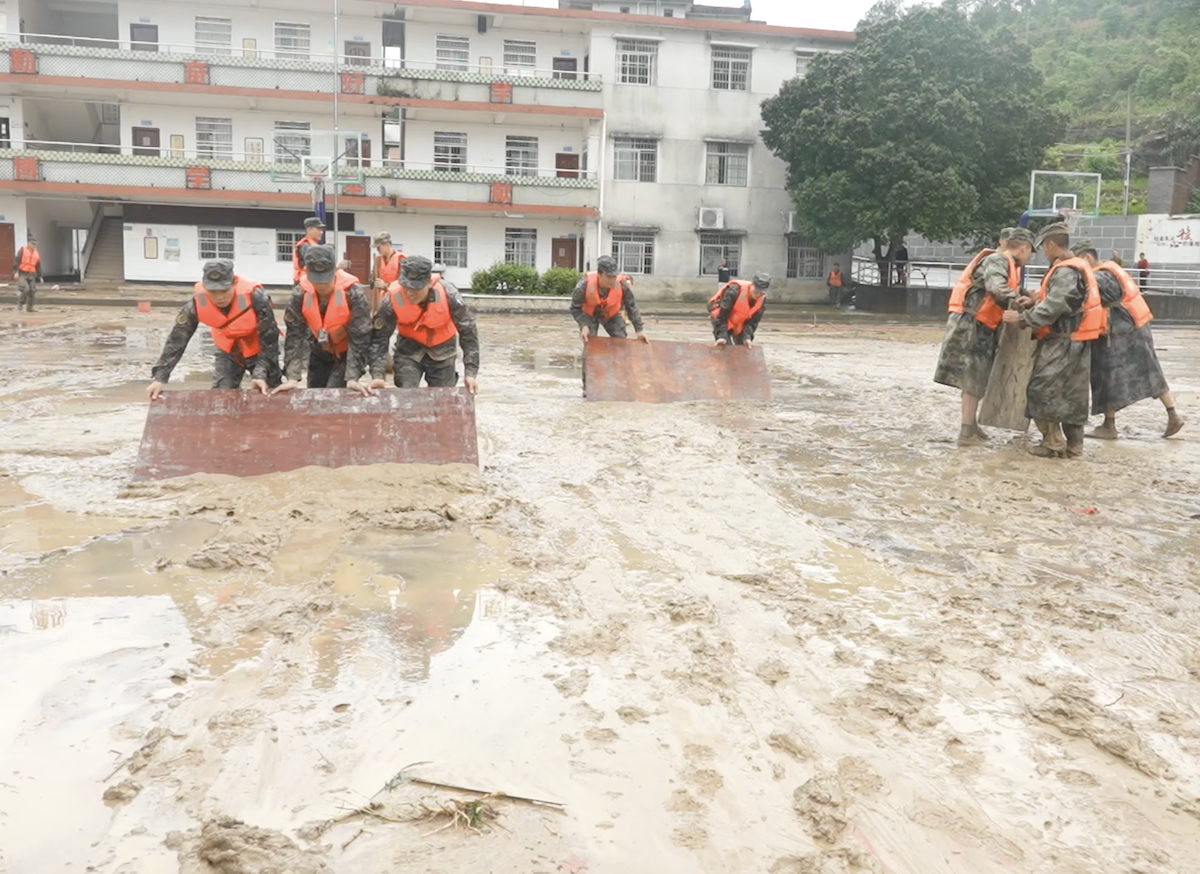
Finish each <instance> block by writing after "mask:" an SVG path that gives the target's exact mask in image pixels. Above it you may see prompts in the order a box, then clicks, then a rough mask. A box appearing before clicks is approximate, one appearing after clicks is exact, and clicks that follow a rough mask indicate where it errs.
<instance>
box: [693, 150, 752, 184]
mask: <svg viewBox="0 0 1200 874" xmlns="http://www.w3.org/2000/svg"><path fill="white" fill-rule="evenodd" d="M749 172H750V146H749V145H748V144H746V143H709V144H708V160H707V163H706V165H705V171H704V183H705V184H706V185H736V186H739V187H741V188H745V187H746V180H747V177H748V176H749Z"/></svg>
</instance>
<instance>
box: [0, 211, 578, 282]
mask: <svg viewBox="0 0 1200 874" xmlns="http://www.w3.org/2000/svg"><path fill="white" fill-rule="evenodd" d="M435 224H439V225H441V224H445V225H466V227H467V236H468V252H467V257H468V265H467V267H466V268H451V269H450V270H448V271H447V274H446V276H447V278H448V279H449V280H450V281H451V282H454V283H456V284H460V285H464V286H466V285H469V284H470V279H471V273H472V272H474V271H476V270H481V269H483V268H486V267H490V266H491V265H492V264H493V263H495V262H496V261H503V260H504V231H505V228H507V227H513V228H534V229H536V230H537V232H538V238H537V265H536V266H537V269H538V270H539V271H545V270H548V269H549V268H550V266H551V262H550V258H551V255H550V241H551V240H552V239H554V238H557V237H567V236H569V235H570V234H577V235H582V234H583V232H584V228H583V227H582V226H577V225H576V224H575V223H574V222H552V221H544V220H543V221H534V220H529V219H496V218H492V217H490V216H489V217H487V218H474V217H470V218H468V217H461V216H454V217H447V218H436V217H433V216H422V215H392V214H387V213H358V214H357V216H356V225H357V226H358V227H359V230H358V231H357V232H356V233H357V235H358V236H368V237H370V236H374V235H375V234H377V233H379V232H381V231H387V232H388V233H390V234H391V235H392V241H393V243H394V244H395V245H396V247H397V248H398V249H400V250H401V251H403V252H404V253H405V254H407V255H424V256H425V257H427V258H430V259H432V258H433V228H434V225H435ZM124 228H125V234H124V239H125V278H126V279H127V280H130V281H141V282H180V283H190V282H195V281H196V280H197V279H198V278H199V277H200V270H201V267H202V266H203V261H201V259H200V242H199V235H198V233H197V229H196V226H195V225H145V224H131V223H128V222H127V223H126V224H125V225H124ZM148 232H149V233H150V234H151V235H152V236H154V237H156V238H157V240H158V244H157V246H158V257H157V258H154V259H147V258H146V257H145V239H146V236H147V234H148ZM344 236H348V235H345V234H344V235H343V237H344ZM21 239H23V237H21ZM171 240H178V243H179V246H178V248H179V260H178V261H168V260H167V259H166V252H167V244H168V242H169V241H171ZM264 247H265V248H264ZM342 248H343V250H344V249H345V243H344V242H343V243H342ZM275 252H276V249H275V231H274V230H273V229H270V228H235V229H234V263H235V264H236V266H237V272H238V273H239V274H240V275H242V276H248V277H251V278H253V279H256V280H258V281H259V282H261V283H263V284H264V285H289V284H291V281H292V279H291V277H292V264H291V260H290V258H289V260H287V261H277V260H276V258H275ZM362 278H363V279H365V278H366V277H362Z"/></svg>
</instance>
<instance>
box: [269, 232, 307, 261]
mask: <svg viewBox="0 0 1200 874" xmlns="http://www.w3.org/2000/svg"><path fill="white" fill-rule="evenodd" d="M303 238H304V231H276V232H275V260H276V261H280V262H283V261H286V262H288V263H289V264H291V263H292V253H293V252H295V251H296V244H297V243H299V242H300V241H301V240H302V239H303Z"/></svg>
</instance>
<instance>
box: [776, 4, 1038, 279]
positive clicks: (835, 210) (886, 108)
mask: <svg viewBox="0 0 1200 874" xmlns="http://www.w3.org/2000/svg"><path fill="white" fill-rule="evenodd" d="M1042 90H1043V88H1042V76H1041V74H1040V73H1038V72H1037V70H1036V69H1035V68H1034V67H1033V65H1032V63H1031V60H1030V54H1029V50H1028V49H1027V48H1026V47H1025V46H1024V45H1021V44H1020V43H1018V42H1017V41H1016V39H1015V37H1014V36H1013V34H1012V32H1011V31H1010V30H1007V29H1002V30H998V31H995V32H993V33H991V34H986V35H985V34H984V33H983V31H981V30H980V29H979V28H978V27H977V26H976V25H975V24H973V23H972V22H971V20H970V19H969V18H968V16H967V14H966V13H965V12H964V11H962V10H961V9H959V8H957V6H956V5H954V4H948V5H946V6H942V7H936V8H930V7H918V8H915V9H912V10H911V11H908V12H903V11H901V10H900V9H899V8H898V7H897V5H896V4H894V3H881V4H879V5H877V6H876V7H875V8H874V9H872V10H871V12H870V13H869V14H868V16H867V18H866V19H864V20H863V22H862V23H861V24H860V25H859V27H858V30H857V41H856V44H855V48H854V51H852V52H847V53H844V54H826V55H820V56H818V57H817V58H816V59H814V62H813V63H812V65H811V66H810V68H809V72H808V75H807V76H806V77H805V78H804V79H793V80H791V81H789V82H786V83H784V86H783V88H782V89H781V90H780V92H779V94H778V95H776V96H775V97H771V98H769V99H767V100H766V101H764V102H763V107H762V114H763V119H764V121H765V122H766V130H765V131H764V132H763V140H764V142H765V143H766V144H767V146H768V147H769V148H770V149H771V150H772V151H774V152H775V154H776V155H778V156H779V157H780V158H782V159H783V160H784V161H785V162H786V163H787V165H788V189H789V191H790V193H791V195H792V198H793V200H794V201H795V205H796V212H797V217H798V220H799V223H800V225H801V226H802V227H803V228H804V230H805V233H806V234H807V235H808V236H810V237H812V238H813V239H814V240H815V241H816V242H817V243H818V244H819V245H821V246H822V247H824V248H826V249H829V250H833V251H837V250H843V249H847V248H850V247H851V246H854V245H856V244H858V243H860V242H862V241H864V240H872V241H873V242H874V244H875V255H876V258H879V259H884V258H888V257H890V256H891V252H892V250H893V249H894V248H895V247H896V246H898V245H899V242H900V240H901V239H902V238H903V237H904V236H905V235H906V234H908V233H910V232H916V233H919V234H922V235H923V236H925V237H927V238H929V239H934V240H951V239H957V238H961V237H981V236H983V235H985V234H994V233H995V231H996V230H997V229H998V228H999V227H1001V226H1002V225H1006V224H1013V223H1015V221H1016V219H1017V217H1018V216H1019V215H1020V214H1021V212H1022V210H1023V209H1024V205H1025V204H1024V198H1025V192H1027V191H1028V186H1029V173H1030V171H1031V170H1033V169H1036V168H1037V167H1039V166H1040V165H1041V161H1042V156H1043V155H1044V153H1045V151H1046V148H1047V146H1049V145H1050V144H1051V143H1053V142H1055V141H1056V140H1057V138H1058V136H1059V134H1060V130H1061V122H1060V119H1059V117H1058V116H1057V114H1056V113H1054V112H1053V111H1050V110H1048V109H1047V108H1046V107H1045V106H1044V102H1045V101H1044V99H1043V96H1042ZM885 247H886V252H885Z"/></svg>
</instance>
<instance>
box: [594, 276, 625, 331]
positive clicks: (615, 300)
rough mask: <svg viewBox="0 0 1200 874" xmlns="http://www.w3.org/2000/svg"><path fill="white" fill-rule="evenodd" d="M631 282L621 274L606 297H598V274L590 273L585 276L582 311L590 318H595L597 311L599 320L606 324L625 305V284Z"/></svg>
mask: <svg viewBox="0 0 1200 874" xmlns="http://www.w3.org/2000/svg"><path fill="white" fill-rule="evenodd" d="M632 281H633V280H632V279H630V278H629V277H628V276H626V275H625V274H623V273H622V274H621V275H620V276H618V277H617V284H616V285H614V286H613V287H612V288H610V289H609V290H608V296H607V297H600V274H599V273H597V272H595V271H592V272H591V273H589V274H588V275H587V290H586V291H585V292H584V295H583V311H584V312H585V313H587V315H588V316H589V317H590V318H595V317H596V312H597V311H599V312H600V318H601V320H602V321H605V322H607V321H608V320H609V319H611V318H613V317H614V316H616V314H617V313H619V312H620V311H621V307H622V306H623V305H624V303H625V283H626V282H632ZM614 292H615V294H614Z"/></svg>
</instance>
